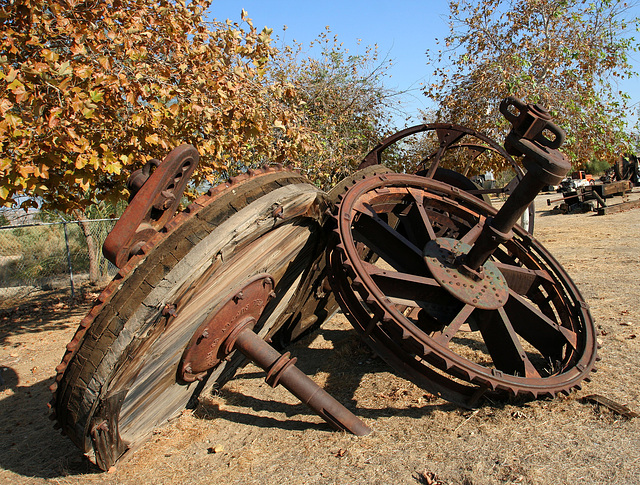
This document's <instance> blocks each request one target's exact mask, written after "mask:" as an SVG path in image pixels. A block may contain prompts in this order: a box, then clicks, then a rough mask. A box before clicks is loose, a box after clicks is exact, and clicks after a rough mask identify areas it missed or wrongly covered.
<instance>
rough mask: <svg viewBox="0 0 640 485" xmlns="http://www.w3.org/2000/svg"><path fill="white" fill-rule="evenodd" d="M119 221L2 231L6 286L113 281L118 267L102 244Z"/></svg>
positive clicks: (1, 281)
mask: <svg viewBox="0 0 640 485" xmlns="http://www.w3.org/2000/svg"><path fill="white" fill-rule="evenodd" d="M116 221H117V219H97V220H81V221H63V222H49V223H34V224H22V225H11V226H4V227H0V288H14V287H25V286H35V287H40V288H45V289H46V288H52V287H58V288H59V287H64V286H68V287H70V290H71V295H72V296H74V291H75V288H76V287H77V286H78V285H79V284H81V283H85V282H91V283H100V282H103V281H105V280H108V279H111V278H112V277H113V276H114V275H115V273H116V272H117V268H116V267H115V266H114V265H113V264H111V262H109V261H107V259H105V257H104V256H103V255H102V243H103V242H104V240H105V238H106V237H107V234H109V231H111V229H113V226H114V225H115V223H116Z"/></svg>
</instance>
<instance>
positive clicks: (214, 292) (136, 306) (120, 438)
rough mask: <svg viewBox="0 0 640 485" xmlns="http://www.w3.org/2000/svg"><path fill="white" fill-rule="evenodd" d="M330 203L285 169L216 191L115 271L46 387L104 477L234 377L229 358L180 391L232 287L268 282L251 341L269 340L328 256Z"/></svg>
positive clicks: (237, 361)
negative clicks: (207, 391) (189, 357)
mask: <svg viewBox="0 0 640 485" xmlns="http://www.w3.org/2000/svg"><path fill="white" fill-rule="evenodd" d="M327 207H328V203H327V199H326V194H325V193H324V192H322V191H321V190H319V189H317V188H316V187H314V186H313V185H312V184H310V183H309V182H308V181H307V180H306V179H305V178H304V177H302V176H300V175H299V174H297V173H294V172H288V171H285V170H283V169H281V168H267V169H261V170H258V171H255V172H250V173H248V174H243V175H241V176H239V177H236V178H234V179H231V180H230V181H229V182H228V183H225V184H222V185H219V186H217V187H214V188H213V189H211V190H210V191H209V193H208V194H207V195H204V196H202V197H201V198H199V199H198V200H196V202H195V203H194V204H192V205H190V206H189V208H188V209H187V210H186V211H185V212H183V213H181V214H178V215H177V216H176V217H175V218H174V219H173V220H172V221H171V222H169V224H168V225H167V226H166V227H165V230H164V231H162V232H160V233H158V234H157V235H156V237H155V238H154V239H153V240H152V241H150V242H149V243H148V244H147V245H146V246H145V248H144V251H143V252H144V254H141V255H136V256H134V257H133V258H132V259H131V260H130V261H129V262H128V263H127V264H126V265H125V266H123V268H122V269H121V270H120V273H119V274H118V276H116V278H115V280H114V281H113V282H112V283H111V284H110V285H109V286H108V287H107V289H105V291H104V292H103V293H102V294H101V295H100V297H99V301H98V303H97V305H96V306H95V307H94V308H93V309H92V310H91V312H90V313H89V315H87V317H85V319H84V320H83V321H82V323H81V325H80V328H79V329H78V331H77V333H76V336H75V337H74V339H73V340H72V341H71V342H70V344H69V345H68V346H67V353H66V354H65V356H64V358H63V361H62V363H61V364H60V366H58V368H57V369H56V370H57V377H56V382H55V384H54V385H53V386H52V390H53V391H54V397H53V400H52V407H53V410H54V414H53V416H54V418H55V419H56V420H57V422H58V424H59V425H60V426H61V427H62V429H63V431H64V432H65V433H66V434H67V435H68V436H69V437H70V438H71V439H72V440H73V441H74V443H75V444H76V445H77V446H78V447H79V448H80V449H81V450H83V451H84V452H85V453H86V454H87V455H88V456H89V458H90V459H92V460H93V461H95V462H96V463H97V464H98V466H100V467H101V468H102V469H108V468H110V467H111V466H112V465H113V464H114V463H115V462H116V461H117V460H118V459H119V458H120V457H121V455H122V454H123V453H125V452H126V451H127V450H131V449H134V448H135V447H136V446H137V445H139V444H141V443H143V442H144V441H145V440H146V439H147V438H148V436H150V434H151V433H152V431H153V429H154V428H156V427H157V426H159V425H161V424H163V423H165V422H166V421H168V420H169V419H171V418H172V417H174V416H176V415H177V414H179V413H180V412H181V411H182V410H183V409H184V408H185V406H187V405H188V404H189V402H190V401H192V400H193V399H194V398H195V397H197V396H198V394H199V393H200V392H201V391H202V390H203V389H204V388H207V387H210V386H212V385H214V384H218V385H219V384H221V383H223V382H224V381H225V380H227V379H228V378H230V377H231V376H232V375H233V373H234V371H235V369H237V367H238V366H239V365H241V364H242V363H243V362H244V359H242V358H241V357H239V356H238V355H235V354H233V355H232V356H230V360H228V361H227V360H224V361H222V362H220V363H219V364H217V365H216V366H215V367H213V368H211V369H208V370H207V372H206V375H198V376H197V377H198V378H197V379H196V380H195V381H193V382H185V379H184V378H183V377H184V376H182V374H184V372H183V373H182V374H181V372H180V364H181V360H182V354H183V352H184V350H185V348H186V347H187V345H188V344H189V342H190V340H191V339H192V336H193V335H194V332H196V331H197V330H198V328H199V327H200V326H201V325H202V322H203V320H204V319H206V318H207V316H208V315H209V313H210V312H212V311H213V309H214V308H217V306H218V305H220V304H221V301H222V299H224V298H225V297H227V296H228V293H229V292H230V291H231V290H233V288H235V287H236V286H237V285H238V283H239V282H245V281H248V280H250V279H251V278H252V277H254V275H258V274H263V273H264V274H268V275H270V278H271V281H272V284H273V291H274V292H275V295H273V298H272V299H271V300H270V301H269V302H268V304H266V306H265V307H264V309H263V311H262V312H261V315H260V318H259V320H258V321H257V322H256V323H255V326H254V331H255V332H256V333H257V334H258V335H259V336H260V337H262V338H263V339H269V338H272V337H273V336H274V335H275V334H276V333H277V331H278V330H279V329H280V327H281V326H282V324H283V323H284V322H285V321H286V320H287V319H288V318H289V316H290V315H291V314H292V313H294V312H295V311H297V307H295V305H294V306H293V307H292V306H291V305H290V302H291V300H292V297H293V295H294V294H295V293H296V290H297V288H298V286H299V284H300V282H301V281H302V280H303V276H304V275H305V274H306V272H308V271H309V267H310V265H311V264H312V262H313V261H314V260H315V259H316V258H317V255H318V254H319V253H320V252H323V251H324V247H325V246H324V241H325V237H324V235H323V228H322V226H323V223H324V219H325V217H326V216H325V212H326V209H327Z"/></svg>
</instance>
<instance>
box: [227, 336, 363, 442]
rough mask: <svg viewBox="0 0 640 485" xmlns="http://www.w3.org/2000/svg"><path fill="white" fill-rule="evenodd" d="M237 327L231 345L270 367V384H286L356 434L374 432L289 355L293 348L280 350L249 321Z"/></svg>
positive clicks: (327, 417)
mask: <svg viewBox="0 0 640 485" xmlns="http://www.w3.org/2000/svg"><path fill="white" fill-rule="evenodd" d="M237 330H238V331H237V332H233V333H232V334H231V335H229V340H230V341H229V342H228V343H227V345H228V346H230V345H232V346H233V347H234V348H235V349H237V350H239V351H240V352H242V353H243V354H244V355H245V356H246V357H248V358H249V359H251V360H252V361H253V362H255V363H256V364H257V365H259V366H260V367H262V368H263V369H264V370H265V371H267V378H266V381H267V383H268V384H269V385H270V386H272V387H276V386H277V385H278V384H282V385H283V386H284V387H285V388H286V389H288V390H289V391H290V392H291V393H292V394H293V395H294V396H296V397H297V398H298V399H300V400H301V401H302V402H303V403H305V404H306V405H307V406H309V407H310V408H311V409H313V410H314V411H315V412H316V413H317V414H318V415H319V416H320V417H321V418H322V419H324V420H325V421H326V422H327V423H329V424H330V425H331V426H332V427H334V428H335V429H337V430H341V431H349V432H351V433H353V434H355V435H356V436H365V435H368V434H369V433H371V428H369V427H368V426H367V425H365V424H364V423H363V422H362V421H360V419H358V418H357V417H356V416H355V415H354V414H353V413H352V412H350V411H349V410H348V409H347V408H345V407H344V406H343V405H342V404H340V403H339V402H338V401H336V400H335V399H334V398H333V397H331V396H330V395H329V394H328V393H327V392H326V391H324V390H323V389H322V388H321V387H320V386H318V385H317V384H316V383H315V382H313V381H312V380H311V379H310V378H309V377H308V376H307V375H306V374H304V373H303V372H302V371H301V370H300V369H298V368H297V367H296V366H295V365H294V364H295V361H296V359H295V358H293V359H291V358H289V352H287V353H285V354H280V353H279V352H278V351H277V350H275V349H274V348H273V347H271V346H270V345H269V344H268V343H266V342H265V341H264V340H262V339H261V338H260V337H258V336H257V335H256V334H255V333H254V332H253V331H252V330H251V327H250V326H249V325H245V326H239V327H238V328H237Z"/></svg>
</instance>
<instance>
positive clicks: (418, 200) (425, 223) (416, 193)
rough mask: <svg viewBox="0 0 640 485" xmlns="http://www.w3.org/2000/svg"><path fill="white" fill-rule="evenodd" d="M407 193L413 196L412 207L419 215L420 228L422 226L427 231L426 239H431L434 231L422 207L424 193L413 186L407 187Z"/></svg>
mask: <svg viewBox="0 0 640 485" xmlns="http://www.w3.org/2000/svg"><path fill="white" fill-rule="evenodd" d="M407 190H408V192H409V194H411V197H413V200H414V201H415V204H414V207H415V208H416V209H417V211H418V214H419V215H420V223H421V224H420V226H419V227H420V228H422V227H424V229H425V230H426V231H427V236H428V240H429V241H432V240H434V239H435V238H436V232H435V231H434V230H433V225H432V224H431V221H430V220H429V216H428V215H427V211H426V210H425V208H424V203H423V200H424V193H423V192H422V190H418V189H414V188H411V187H409V188H407Z"/></svg>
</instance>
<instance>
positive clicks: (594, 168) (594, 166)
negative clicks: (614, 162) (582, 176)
mask: <svg viewBox="0 0 640 485" xmlns="http://www.w3.org/2000/svg"><path fill="white" fill-rule="evenodd" d="M609 168H611V165H610V164H609V162H607V161H606V160H591V161H589V162H587V163H585V164H584V169H585V170H586V172H587V173H590V174H593V175H602V174H603V173H604V172H605V170H607V169H609Z"/></svg>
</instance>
